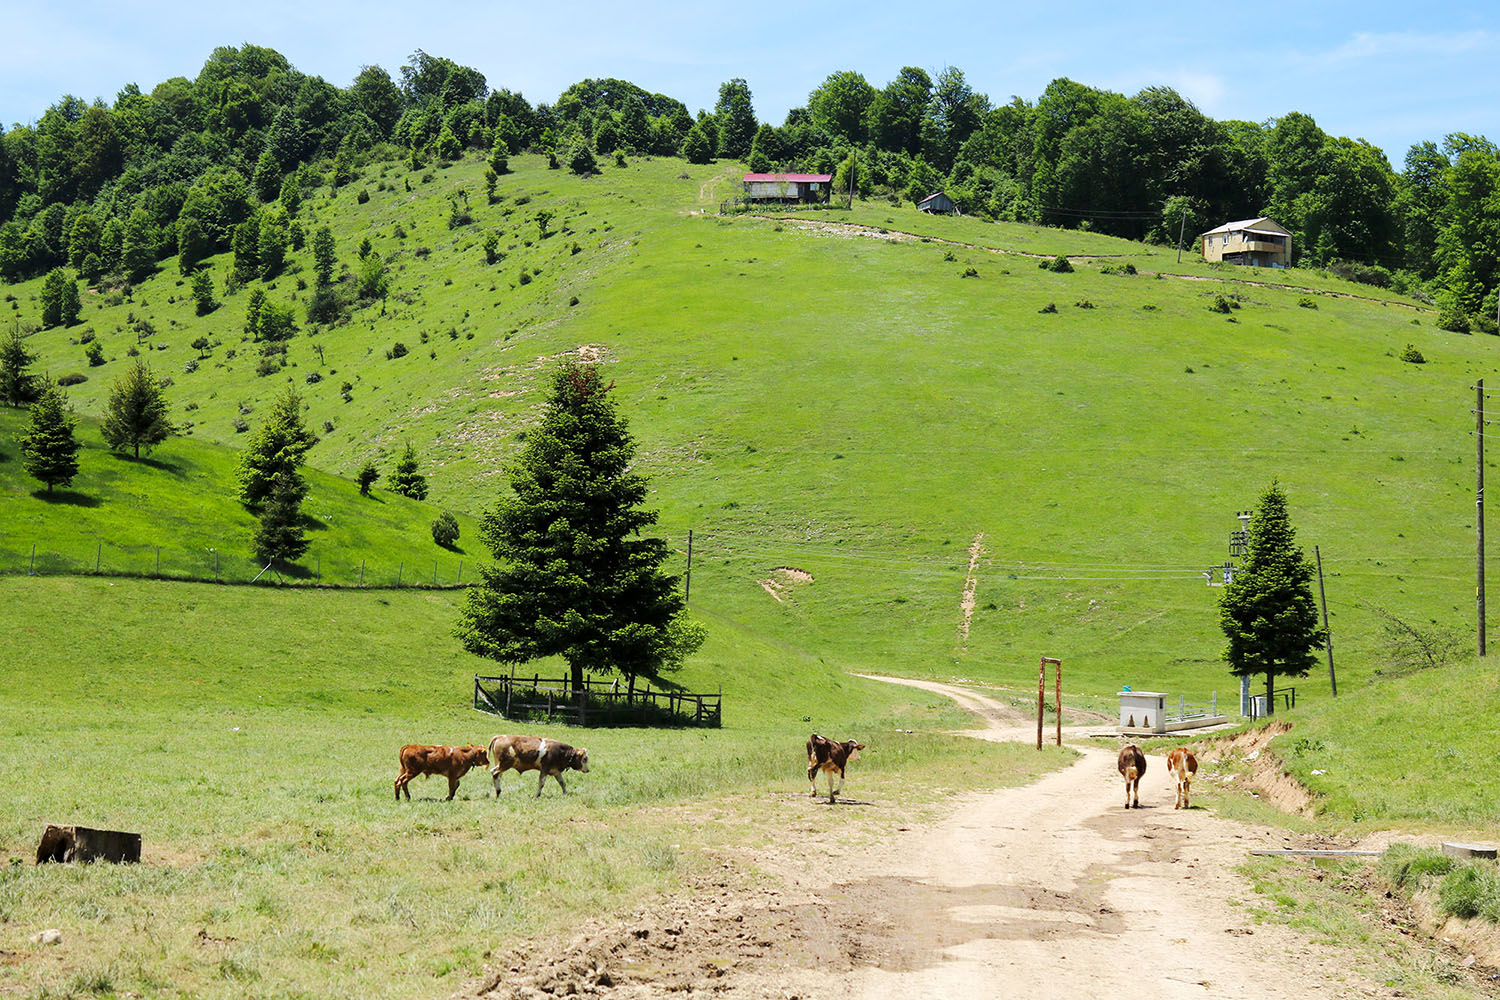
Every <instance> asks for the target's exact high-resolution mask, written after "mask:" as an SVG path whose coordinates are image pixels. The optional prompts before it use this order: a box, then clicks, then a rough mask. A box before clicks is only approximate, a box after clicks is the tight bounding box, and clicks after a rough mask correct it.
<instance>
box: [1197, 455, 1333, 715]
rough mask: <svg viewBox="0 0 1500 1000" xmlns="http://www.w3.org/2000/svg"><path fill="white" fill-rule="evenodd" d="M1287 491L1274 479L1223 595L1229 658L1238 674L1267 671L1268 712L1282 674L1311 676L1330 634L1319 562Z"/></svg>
mask: <svg viewBox="0 0 1500 1000" xmlns="http://www.w3.org/2000/svg"><path fill="white" fill-rule="evenodd" d="M1295 539H1296V531H1295V530H1294V529H1293V528H1292V523H1291V519H1290V518H1289V517H1288V516H1287V506H1286V494H1285V493H1283V492H1282V491H1281V487H1280V486H1279V485H1278V484H1276V483H1275V482H1273V483H1272V484H1271V487H1270V489H1268V490H1266V492H1265V493H1264V494H1262V495H1261V498H1260V503H1259V504H1258V505H1257V506H1256V509H1255V517H1254V518H1253V519H1252V520H1251V522H1250V551H1249V555H1248V556H1247V558H1246V560H1245V565H1244V567H1243V568H1242V569H1240V570H1239V571H1238V572H1236V573H1235V574H1234V579H1233V581H1232V582H1231V583H1230V584H1229V585H1228V586H1227V587H1225V588H1224V593H1223V596H1222V597H1221V598H1220V600H1219V627H1220V628H1222V629H1223V630H1224V635H1225V636H1227V637H1228V639H1229V645H1228V646H1227V647H1225V649H1224V659H1226V660H1227V661H1229V669H1230V672H1231V673H1233V674H1234V675H1235V676H1236V677H1247V676H1248V677H1254V676H1257V675H1264V676H1265V679H1266V712H1267V713H1274V712H1275V710H1276V701H1275V698H1274V697H1273V695H1274V694H1275V690H1276V678H1278V677H1306V676H1307V672H1308V671H1309V670H1311V669H1312V668H1313V666H1315V665H1316V664H1317V656H1316V655H1315V651H1316V650H1319V649H1322V648H1323V644H1324V642H1325V640H1326V636H1325V633H1324V632H1323V629H1322V628H1320V627H1319V626H1318V609H1317V606H1316V605H1315V604H1314V603H1313V594H1312V578H1313V566H1312V563H1311V562H1309V561H1308V558H1307V556H1306V554H1305V553H1303V551H1302V549H1300V548H1299V547H1298V546H1297V544H1296V541H1295Z"/></svg>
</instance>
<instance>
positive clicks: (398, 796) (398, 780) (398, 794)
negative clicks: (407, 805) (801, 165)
mask: <svg viewBox="0 0 1500 1000" xmlns="http://www.w3.org/2000/svg"><path fill="white" fill-rule="evenodd" d="M404 777H406V772H405V771H402V772H401V773H400V774H398V775H396V801H397V802H400V801H401V788H402V782H401V779H402V778H404ZM406 794H407V797H408V798H409V797H410V796H411V793H410V792H407V793H406Z"/></svg>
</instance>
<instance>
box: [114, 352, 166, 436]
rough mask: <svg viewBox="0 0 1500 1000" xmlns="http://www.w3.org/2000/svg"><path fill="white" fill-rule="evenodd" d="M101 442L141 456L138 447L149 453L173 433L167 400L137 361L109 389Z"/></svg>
mask: <svg viewBox="0 0 1500 1000" xmlns="http://www.w3.org/2000/svg"><path fill="white" fill-rule="evenodd" d="M99 429H100V431H101V432H102V433H103V435H104V442H105V444H108V445H109V446H110V448H111V449H112V450H114V451H124V450H125V449H126V448H130V449H133V451H134V453H135V457H136V458H140V457H141V446H142V445H145V446H146V450H147V451H148V452H149V451H150V450H151V449H152V448H153V447H155V446H156V445H159V444H161V443H162V442H163V441H165V440H166V439H167V435H169V434H171V433H172V424H171V421H169V420H168V419H167V397H166V394H165V393H164V392H163V391H162V388H161V383H160V382H159V381H157V379H156V377H155V376H153V375H152V374H151V366H150V365H147V364H145V363H144V362H142V361H136V363H135V364H134V365H132V366H131V367H130V369H129V370H128V371H127V372H125V374H123V375H121V376H120V377H119V378H117V379H115V381H114V383H113V384H112V385H111V386H110V387H109V404H108V408H107V409H106V411H105V414H104V423H103V424H101V425H100V428H99Z"/></svg>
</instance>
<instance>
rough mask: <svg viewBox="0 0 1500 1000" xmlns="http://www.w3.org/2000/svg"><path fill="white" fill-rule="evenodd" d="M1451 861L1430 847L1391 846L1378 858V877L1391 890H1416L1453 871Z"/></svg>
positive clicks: (1452, 861)
mask: <svg viewBox="0 0 1500 1000" xmlns="http://www.w3.org/2000/svg"><path fill="white" fill-rule="evenodd" d="M1454 863H1455V862H1454V860H1453V859H1452V858H1450V857H1448V856H1447V855H1446V854H1442V853H1440V852H1438V851H1436V850H1433V849H1432V848H1430V847H1417V846H1416V845H1415V844H1392V845H1391V846H1390V847H1389V848H1387V849H1386V852H1385V853H1384V854H1382V855H1381V856H1380V861H1379V862H1378V865H1377V866H1378V870H1379V872H1380V877H1381V878H1382V879H1384V880H1385V882H1386V884H1387V885H1389V886H1390V887H1391V888H1393V889H1408V888H1409V889H1420V888H1422V886H1423V884H1424V883H1425V882H1427V881H1428V880H1429V879H1432V878H1440V877H1442V876H1444V875H1446V874H1448V873H1449V872H1450V871H1452V870H1453V866H1454Z"/></svg>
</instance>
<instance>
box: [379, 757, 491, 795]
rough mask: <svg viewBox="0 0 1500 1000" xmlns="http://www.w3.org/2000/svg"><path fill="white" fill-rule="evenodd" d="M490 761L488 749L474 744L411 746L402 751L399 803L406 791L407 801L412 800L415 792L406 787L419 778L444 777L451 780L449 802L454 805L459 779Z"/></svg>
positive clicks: (398, 791)
mask: <svg viewBox="0 0 1500 1000" xmlns="http://www.w3.org/2000/svg"><path fill="white" fill-rule="evenodd" d="M489 762H490V759H489V756H488V755H487V754H486V753H485V752H484V747H481V746H475V745H474V744H473V743H468V744H465V745H464V746H461V747H431V746H424V745H422V744H420V743H409V744H407V745H406V746H404V747H402V748H401V773H400V774H399V775H397V776H396V801H397V802H400V801H401V793H402V792H405V793H406V798H407V801H411V789H409V788H407V787H406V786H407V785H409V784H411V779H413V778H415V777H416V776H417V775H419V774H421V775H427V774H441V775H443V776H444V777H446V778H447V779H448V798H447V801H449V802H452V801H453V793H454V792H456V791H458V779H460V778H462V777H463V776H464V775H466V774H468V773H469V769H470V768H472V767H484V766H485V765H487V764H489Z"/></svg>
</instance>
